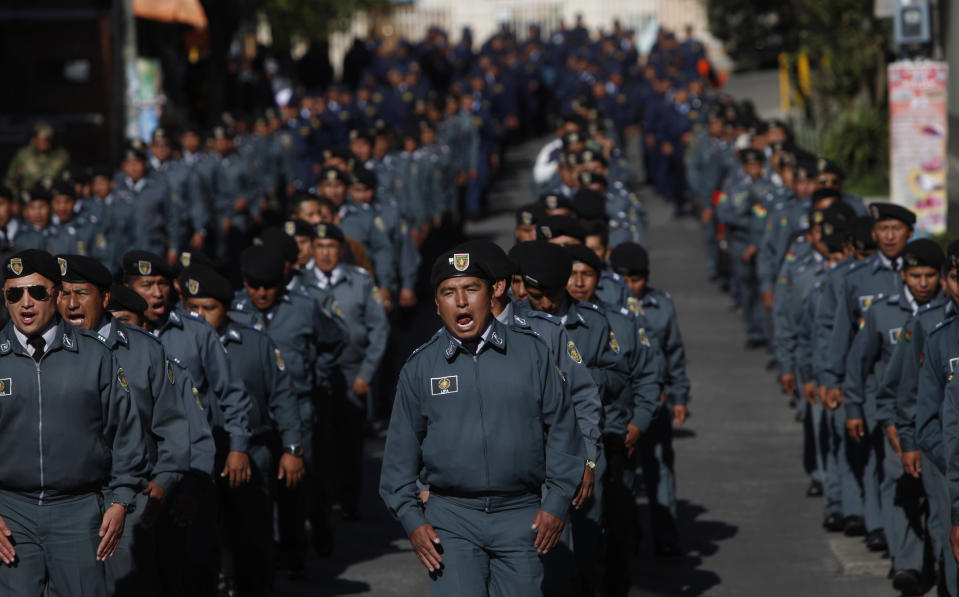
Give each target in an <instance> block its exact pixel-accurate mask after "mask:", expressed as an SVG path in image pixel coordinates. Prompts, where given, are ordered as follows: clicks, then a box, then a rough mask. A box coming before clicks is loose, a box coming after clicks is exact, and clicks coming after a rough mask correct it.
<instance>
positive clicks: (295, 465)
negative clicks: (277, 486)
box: [276, 454, 306, 489]
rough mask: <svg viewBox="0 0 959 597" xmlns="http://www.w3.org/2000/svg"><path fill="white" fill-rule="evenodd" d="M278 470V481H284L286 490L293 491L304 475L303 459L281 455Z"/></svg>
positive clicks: (290, 455)
mask: <svg viewBox="0 0 959 597" xmlns="http://www.w3.org/2000/svg"><path fill="white" fill-rule="evenodd" d="M279 469H280V470H279V472H278V473H277V475H276V478H277V479H279V480H280V481H284V480H285V481H286V488H287V489H293V488H294V487H296V486H297V485H299V484H300V481H302V480H303V475H304V474H306V466H305V465H304V464H303V459H302V458H301V457H299V456H294V455H292V454H283V456H280V466H279Z"/></svg>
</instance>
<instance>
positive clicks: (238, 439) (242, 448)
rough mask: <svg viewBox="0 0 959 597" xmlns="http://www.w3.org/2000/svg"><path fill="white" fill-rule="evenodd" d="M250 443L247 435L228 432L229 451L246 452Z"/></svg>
mask: <svg viewBox="0 0 959 597" xmlns="http://www.w3.org/2000/svg"><path fill="white" fill-rule="evenodd" d="M249 444H250V436H249V435H239V434H236V433H231V434H230V451H231V452H246V449H247V447H248V446H249Z"/></svg>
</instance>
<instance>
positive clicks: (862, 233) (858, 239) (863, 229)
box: [852, 216, 876, 251]
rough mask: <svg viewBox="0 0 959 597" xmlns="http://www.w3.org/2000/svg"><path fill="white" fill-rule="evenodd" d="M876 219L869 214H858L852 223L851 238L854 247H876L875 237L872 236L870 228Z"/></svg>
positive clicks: (865, 249) (863, 248)
mask: <svg viewBox="0 0 959 597" xmlns="http://www.w3.org/2000/svg"><path fill="white" fill-rule="evenodd" d="M875 225H876V221H875V220H873V219H872V217H871V216H859V217H858V218H856V220H855V221H854V222H853V225H852V240H853V242H854V243H855V244H856V249H858V250H860V251H872V250H873V249H875V248H876V239H874V238H873V237H872V229H873V227H874V226H875Z"/></svg>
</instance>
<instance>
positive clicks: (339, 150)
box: [323, 147, 356, 162]
mask: <svg viewBox="0 0 959 597" xmlns="http://www.w3.org/2000/svg"><path fill="white" fill-rule="evenodd" d="M332 158H339V159H341V160H344V161H347V162H349V161H352V160H355V159H356V156H355V155H353V152H352V151H350V150H349V149H346V148H344V147H330V148H327V149H324V150H323V159H324V160H329V159H332Z"/></svg>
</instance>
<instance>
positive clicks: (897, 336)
mask: <svg viewBox="0 0 959 597" xmlns="http://www.w3.org/2000/svg"><path fill="white" fill-rule="evenodd" d="M901 340H902V328H892V329H891V330H889V343H890V344H899V342H900V341H901Z"/></svg>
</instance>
